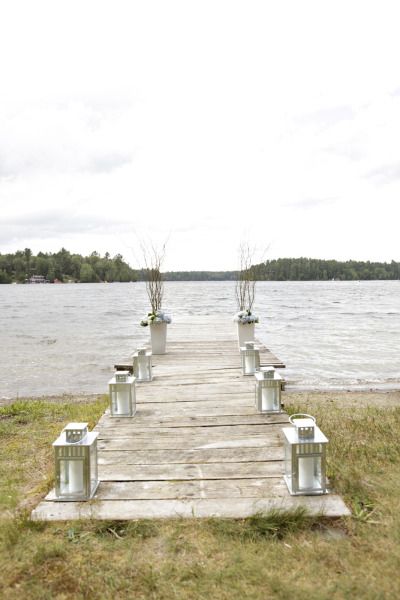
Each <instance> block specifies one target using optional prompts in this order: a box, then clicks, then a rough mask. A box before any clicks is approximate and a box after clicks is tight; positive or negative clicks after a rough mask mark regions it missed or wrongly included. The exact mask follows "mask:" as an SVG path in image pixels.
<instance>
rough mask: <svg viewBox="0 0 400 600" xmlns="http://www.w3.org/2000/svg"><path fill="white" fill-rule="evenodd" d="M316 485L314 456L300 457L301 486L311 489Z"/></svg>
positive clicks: (301, 487)
mask: <svg viewBox="0 0 400 600" xmlns="http://www.w3.org/2000/svg"><path fill="white" fill-rule="evenodd" d="M313 485H314V457H313V456H308V457H304V458H299V488H300V489H309V488H312V487H313Z"/></svg>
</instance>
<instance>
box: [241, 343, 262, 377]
mask: <svg viewBox="0 0 400 600" xmlns="http://www.w3.org/2000/svg"><path fill="white" fill-rule="evenodd" d="M240 358H241V362H242V372H243V375H254V373H255V372H256V371H258V369H259V368H260V350H259V349H258V348H257V347H256V346H255V343H254V342H245V344H244V346H242V347H241V348H240Z"/></svg>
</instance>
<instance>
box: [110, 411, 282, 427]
mask: <svg viewBox="0 0 400 600" xmlns="http://www.w3.org/2000/svg"><path fill="white" fill-rule="evenodd" d="M272 423H273V424H275V425H276V424H278V425H288V418H287V416H286V415H282V414H279V415H278V414H276V415H262V414H257V413H256V414H254V415H243V416H238V415H227V416H224V415H218V414H215V415H214V416H197V415H193V416H186V417H185V416H181V417H179V416H166V417H164V418H163V419H160V418H157V417H155V416H154V415H153V413H152V412H151V411H150V413H149V412H144V411H143V412H141V411H140V410H138V411H137V412H136V415H135V416H134V417H132V419H126V418H125V419H121V418H118V417H109V418H105V419H102V421H101V422H99V426H100V427H101V429H118V430H119V429H120V428H124V429H132V430H134V431H136V432H138V433H139V432H140V431H141V430H142V429H143V428H145V429H147V428H150V429H155V430H158V429H160V430H162V429H167V430H169V429H182V428H185V429H186V428H188V427H190V428H197V427H222V426H226V427H227V426H229V427H235V428H236V427H239V426H240V425H243V426H250V427H253V426H255V425H260V426H263V425H271V424H272Z"/></svg>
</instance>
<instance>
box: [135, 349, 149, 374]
mask: <svg viewBox="0 0 400 600" xmlns="http://www.w3.org/2000/svg"><path fill="white" fill-rule="evenodd" d="M137 359H138V362H137V364H138V378H139V379H148V375H147V358H146V355H145V351H143V353H142V352H141V351H140V350H139V351H138V357H137Z"/></svg>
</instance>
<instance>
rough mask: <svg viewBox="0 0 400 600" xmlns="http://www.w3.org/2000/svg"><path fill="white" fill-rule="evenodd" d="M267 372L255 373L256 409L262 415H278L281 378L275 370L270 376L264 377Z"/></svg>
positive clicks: (280, 407)
mask: <svg viewBox="0 0 400 600" xmlns="http://www.w3.org/2000/svg"><path fill="white" fill-rule="evenodd" d="M266 373H267V371H266V370H263V368H261V370H260V371H259V372H257V373H255V378H256V408H257V410H258V411H259V412H262V413H279V412H281V410H282V406H281V382H282V378H281V376H280V375H278V373H275V370H273V372H272V376H271V375H270V374H269V376H266Z"/></svg>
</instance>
